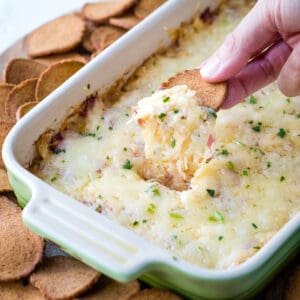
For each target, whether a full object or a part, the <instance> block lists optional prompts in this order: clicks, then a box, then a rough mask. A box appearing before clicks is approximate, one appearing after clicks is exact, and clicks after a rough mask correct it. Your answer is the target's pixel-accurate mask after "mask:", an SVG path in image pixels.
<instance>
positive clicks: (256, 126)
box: [248, 120, 262, 132]
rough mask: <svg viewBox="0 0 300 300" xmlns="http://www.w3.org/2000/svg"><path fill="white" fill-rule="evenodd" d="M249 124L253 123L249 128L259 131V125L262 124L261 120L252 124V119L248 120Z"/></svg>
mask: <svg viewBox="0 0 300 300" xmlns="http://www.w3.org/2000/svg"><path fill="white" fill-rule="evenodd" d="M248 123H249V124H250V125H253V126H252V127H251V128H252V130H253V131H255V132H260V130H261V126H262V122H257V123H256V124H254V121H253V120H251V121H249V122H248Z"/></svg>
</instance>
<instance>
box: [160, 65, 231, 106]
mask: <svg viewBox="0 0 300 300" xmlns="http://www.w3.org/2000/svg"><path fill="white" fill-rule="evenodd" d="M176 85H187V86H188V88H189V89H191V90H194V91H195V92H196V96H197V98H198V99H199V104H200V105H203V106H208V107H211V108H213V109H214V110H217V109H219V108H220V106H221V105H222V104H223V102H224V101H225V98H226V95H227V84H226V82H221V83H209V82H206V81H204V80H203V79H202V77H201V74H200V70H199V69H195V70H186V71H184V72H182V73H178V74H177V75H175V76H174V77H171V78H169V79H168V81H166V82H164V83H163V84H162V85H161V89H168V88H171V87H174V86H176Z"/></svg>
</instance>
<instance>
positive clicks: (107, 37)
mask: <svg viewBox="0 0 300 300" xmlns="http://www.w3.org/2000/svg"><path fill="white" fill-rule="evenodd" d="M125 32H126V31H125V30H123V29H121V28H118V27H114V26H109V25H104V26H100V27H98V28H97V29H95V30H94V31H93V33H92V35H91V42H92V44H93V46H94V48H95V49H96V51H97V52H99V51H102V50H104V49H105V48H107V47H108V46H110V45H111V44H112V43H113V42H114V41H116V40H117V39H118V38H120V37H121V36H122V35H123V34H124V33H125Z"/></svg>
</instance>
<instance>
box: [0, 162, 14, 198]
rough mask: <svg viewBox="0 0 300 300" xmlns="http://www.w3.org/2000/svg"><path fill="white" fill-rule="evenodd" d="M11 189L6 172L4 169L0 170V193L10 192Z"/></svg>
mask: <svg viewBox="0 0 300 300" xmlns="http://www.w3.org/2000/svg"><path fill="white" fill-rule="evenodd" d="M10 191H12V187H11V185H10V183H9V180H8V176H7V172H6V171H5V170H4V169H2V168H1V169H0V193H3V192H10Z"/></svg>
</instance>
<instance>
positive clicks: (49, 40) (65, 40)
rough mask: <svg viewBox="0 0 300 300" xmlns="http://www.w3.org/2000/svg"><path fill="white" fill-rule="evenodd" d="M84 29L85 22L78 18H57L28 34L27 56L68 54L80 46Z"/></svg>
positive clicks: (67, 16) (72, 16)
mask: <svg viewBox="0 0 300 300" xmlns="http://www.w3.org/2000/svg"><path fill="white" fill-rule="evenodd" d="M84 29H85V22H84V21H83V20H82V19H81V18H80V17H78V16H75V15H65V16H62V17H59V18H57V19H55V20H53V21H50V22H49V23H47V24H45V25H43V26H41V27H39V28H38V29H36V30H35V31H33V32H32V33H30V34H29V36H28V38H27V39H26V50H27V54H28V55H29V56H31V57H38V56H45V55H49V54H56V53H64V52H68V51H70V50H72V49H74V48H75V47H76V46H78V45H79V44H80V42H81V40H82V37H83V33H84Z"/></svg>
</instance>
